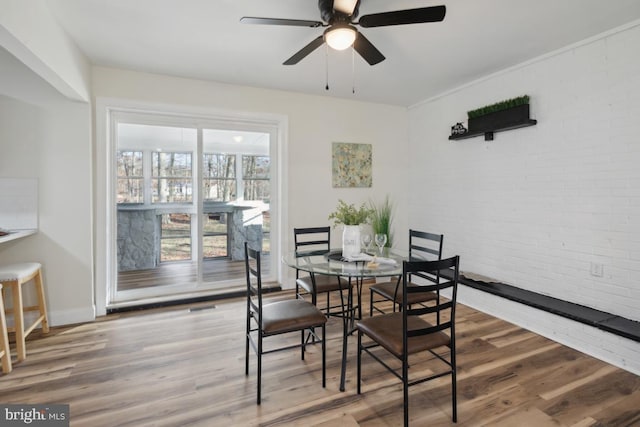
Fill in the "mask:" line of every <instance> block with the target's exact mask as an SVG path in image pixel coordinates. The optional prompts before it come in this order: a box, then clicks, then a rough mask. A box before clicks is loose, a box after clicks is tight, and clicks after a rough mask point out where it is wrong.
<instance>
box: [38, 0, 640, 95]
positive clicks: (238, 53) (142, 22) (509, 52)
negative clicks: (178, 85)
mask: <svg viewBox="0 0 640 427" xmlns="http://www.w3.org/2000/svg"><path fill="white" fill-rule="evenodd" d="M47 1H48V4H49V6H50V9H51V11H52V13H53V15H54V16H55V17H56V18H57V19H58V20H59V22H60V23H61V25H62V26H63V27H64V28H65V29H66V31H67V32H68V34H69V35H70V36H71V37H72V38H73V39H74V40H75V42H76V43H77V44H78V46H79V47H80V49H81V50H82V51H83V52H84V53H85V54H86V55H87V57H88V58H89V59H90V61H91V62H92V63H94V64H98V65H103V66H110V67H118V68H126V69H132V70H139V71H146V72H152V73H160V74H167V75H173V76H181V77H187V78H196V79H204V80H213V81H217V82H223V83H232V84H239V85H246V86H254V87H261V88H273V89H282V90H290V91H296V92H303V93H310V94H318V95H328V96H335V97H344V98H353V99H357V100H362V101H371V102H380V103H387V104H394V105H403V106H409V105H413V104H415V103H417V102H420V101H422V100H425V99H428V98H430V97H432V96H435V95H437V94H440V93H443V92H446V91H448V90H450V89H453V88H455V87H458V86H461V85H463V84H465V83H467V82H470V81H473V80H475V79H478V78H480V77H482V76H485V75H488V74H491V73H493V72H496V71H499V70H501V69H504V68H507V67H509V66H513V65H516V64H519V63H521V62H524V61H526V60H528V59H531V58H535V57H537V56H540V55H543V54H545V53H548V52H552V51H554V50H557V49H560V48H562V47H565V46H568V45H571V44H573V43H576V42H578V41H581V40H584V39H586V38H589V37H592V36H594V35H597V34H600V33H602V32H605V31H608V30H610V29H613V28H616V27H619V26H622V25H625V24H627V23H630V22H633V21H636V20H639V19H640V0H395V1H393V2H392V1H388V0H361V6H360V16H362V15H366V14H369V13H377V12H385V11H390V10H400V9H410V8H416V7H424V6H434V5H439V4H444V5H446V7H447V15H446V17H445V19H444V21H443V22H440V23H428V24H412V25H403V26H393V27H380V28H359V30H360V31H361V32H362V33H363V34H364V35H365V36H366V37H367V38H368V39H369V40H370V41H371V42H372V43H373V44H374V45H375V46H376V47H377V48H378V49H379V50H380V51H381V52H382V53H383V54H384V55H385V56H386V58H387V59H386V60H385V61H383V62H381V63H380V64H377V65H375V66H370V65H368V64H367V63H366V62H364V60H362V59H361V58H360V57H359V56H356V58H355V73H352V54H351V51H350V50H348V51H345V52H337V51H331V52H329V54H328V75H329V86H330V90H328V91H327V90H325V81H326V75H327V55H326V50H325V49H324V48H322V47H321V48H319V49H317V50H316V51H314V52H313V53H312V54H311V55H309V56H308V57H306V58H305V59H303V60H302V61H301V62H300V63H299V64H297V65H294V66H284V65H282V62H284V61H285V60H286V59H288V58H289V57H290V56H291V55H293V54H294V53H295V52H297V51H298V50H299V49H301V48H302V47H303V46H305V45H306V44H307V43H309V42H310V41H311V40H312V39H314V38H315V37H317V36H319V35H321V34H322V31H323V28H306V27H290V26H265V25H246V24H241V23H240V22H239V21H240V18H241V17H242V16H259V17H269V18H288V19H307V20H319V19H320V12H319V11H318V7H317V1H316V0H268V1H267V0H47ZM637 49H638V47H633V48H632V49H631V50H630V54H637ZM354 82H355V94H353V93H352V87H353V86H354Z"/></svg>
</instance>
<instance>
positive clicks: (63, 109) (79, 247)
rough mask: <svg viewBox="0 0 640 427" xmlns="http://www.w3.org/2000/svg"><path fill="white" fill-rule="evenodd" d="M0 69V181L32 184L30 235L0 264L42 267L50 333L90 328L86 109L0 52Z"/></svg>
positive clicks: (3, 249) (7, 249)
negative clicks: (81, 325) (35, 213)
mask: <svg viewBox="0 0 640 427" xmlns="http://www.w3.org/2000/svg"><path fill="white" fill-rule="evenodd" d="M0 69H1V70H2V79H0V153H1V154H0V176H1V177H30V178H37V180H38V189H39V197H38V207H39V232H38V234H36V235H34V236H30V237H27V238H24V239H22V240H19V241H13V242H10V243H5V244H3V245H0V263H10V262H18V261H38V262H41V263H42V264H43V269H44V280H45V288H46V296H47V299H48V309H49V316H50V322H51V324H52V325H60V324H69V323H76V322H82V321H87V320H92V319H93V318H94V311H93V277H92V274H93V273H92V263H93V258H92V247H91V236H92V224H91V144H90V142H91V127H90V126H91V110H90V107H89V105H88V104H85V103H78V102H72V101H69V100H68V99H66V98H65V97H63V96H62V95H60V93H58V92H57V91H56V90H54V89H53V88H51V87H50V86H49V85H48V84H47V83H45V82H44V81H42V80H41V79H40V78H39V77H38V76H36V75H35V74H34V73H33V72H31V71H30V70H29V69H27V68H26V67H24V66H23V65H22V64H21V63H20V62H19V61H17V60H16V59H15V58H14V57H13V56H12V55H10V54H8V53H7V52H6V51H4V50H3V49H0ZM7 93H10V94H11V95H12V96H11V97H9V96H6V94H7ZM19 94H22V95H24V98H25V99H27V100H28V102H26V101H25V100H22V99H20V100H18V99H16V98H14V97H13V96H17V95H19ZM1 226H2V225H1V224H0V227H1Z"/></svg>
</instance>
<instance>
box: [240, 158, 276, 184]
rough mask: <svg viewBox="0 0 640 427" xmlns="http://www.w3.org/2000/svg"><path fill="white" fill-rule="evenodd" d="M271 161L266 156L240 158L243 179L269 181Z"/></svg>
mask: <svg viewBox="0 0 640 427" xmlns="http://www.w3.org/2000/svg"><path fill="white" fill-rule="evenodd" d="M270 169H271V159H270V158H269V157H266V156H242V176H243V178H245V179H247V178H254V179H269V171H270Z"/></svg>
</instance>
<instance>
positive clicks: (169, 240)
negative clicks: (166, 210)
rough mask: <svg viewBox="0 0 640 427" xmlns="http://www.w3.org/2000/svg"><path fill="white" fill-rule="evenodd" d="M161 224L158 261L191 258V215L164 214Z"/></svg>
mask: <svg viewBox="0 0 640 427" xmlns="http://www.w3.org/2000/svg"><path fill="white" fill-rule="evenodd" d="M161 224H162V226H161V232H160V262H164V261H178V260H189V259H191V216H190V215H189V214H187V213H175V214H164V215H162V221H161Z"/></svg>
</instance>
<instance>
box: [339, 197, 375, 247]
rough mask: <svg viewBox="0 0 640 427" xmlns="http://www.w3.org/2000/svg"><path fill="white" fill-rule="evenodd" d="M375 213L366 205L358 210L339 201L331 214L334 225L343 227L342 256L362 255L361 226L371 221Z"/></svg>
mask: <svg viewBox="0 0 640 427" xmlns="http://www.w3.org/2000/svg"><path fill="white" fill-rule="evenodd" d="M372 213H373V211H372V209H369V208H368V207H367V206H366V205H365V204H364V203H363V204H362V205H360V207H359V208H356V207H355V205H353V204H347V203H346V202H345V201H344V200H338V206H337V208H336V210H335V211H333V212H331V214H329V219H331V220H333V225H334V226H337V225H343V226H344V229H343V231H342V256H343V257H345V258H346V257H350V256H353V255H357V254H359V253H360V249H361V248H360V224H365V223H367V222H368V221H369V218H370V217H371V215H372Z"/></svg>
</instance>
